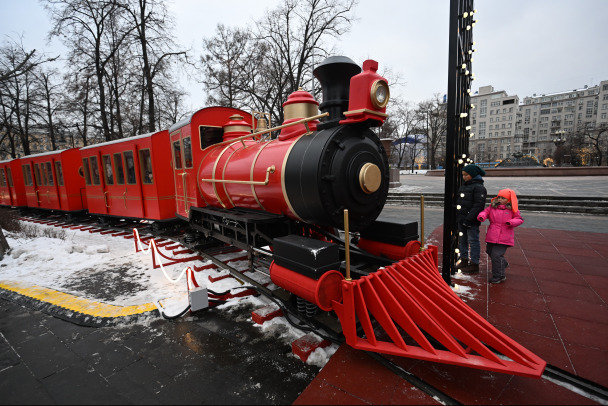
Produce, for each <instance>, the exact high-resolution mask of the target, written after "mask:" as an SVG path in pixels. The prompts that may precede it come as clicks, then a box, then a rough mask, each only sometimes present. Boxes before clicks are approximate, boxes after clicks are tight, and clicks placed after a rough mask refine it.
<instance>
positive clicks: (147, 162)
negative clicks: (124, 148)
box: [139, 149, 154, 185]
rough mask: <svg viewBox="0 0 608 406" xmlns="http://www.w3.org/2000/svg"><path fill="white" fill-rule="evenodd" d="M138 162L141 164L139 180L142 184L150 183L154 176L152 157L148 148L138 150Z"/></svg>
mask: <svg viewBox="0 0 608 406" xmlns="http://www.w3.org/2000/svg"><path fill="white" fill-rule="evenodd" d="M139 164H140V165H141V177H142V179H141V181H142V183H144V184H147V185H149V184H152V183H153V182H154V178H153V176H152V158H151V156H150V150H149V149H142V150H140V151H139Z"/></svg>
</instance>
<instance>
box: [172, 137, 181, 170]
mask: <svg viewBox="0 0 608 406" xmlns="http://www.w3.org/2000/svg"><path fill="white" fill-rule="evenodd" d="M173 162H174V166H175V169H182V151H181V149H180V147H179V140H177V141H173Z"/></svg>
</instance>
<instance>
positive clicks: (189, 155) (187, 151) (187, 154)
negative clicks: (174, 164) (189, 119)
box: [182, 137, 192, 168]
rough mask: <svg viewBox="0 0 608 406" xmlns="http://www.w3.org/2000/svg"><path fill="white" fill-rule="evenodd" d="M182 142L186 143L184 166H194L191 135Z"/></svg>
mask: <svg viewBox="0 0 608 406" xmlns="http://www.w3.org/2000/svg"><path fill="white" fill-rule="evenodd" d="M182 142H183V144H184V166H185V167H186V168H192V141H191V140H190V137H186V138H184V139H183V140H182Z"/></svg>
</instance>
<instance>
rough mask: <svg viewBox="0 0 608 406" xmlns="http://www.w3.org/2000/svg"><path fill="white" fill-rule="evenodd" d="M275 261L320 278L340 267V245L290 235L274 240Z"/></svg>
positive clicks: (298, 271) (306, 274)
mask: <svg viewBox="0 0 608 406" xmlns="http://www.w3.org/2000/svg"><path fill="white" fill-rule="evenodd" d="M272 245H273V249H274V254H273V257H274V262H275V263H276V264H277V265H280V266H282V267H285V268H287V269H291V270H292V271H294V272H297V273H299V274H302V275H305V276H308V277H309V278H312V279H315V280H316V279H319V278H320V277H321V275H323V274H324V273H325V272H327V271H329V270H330V269H336V270H338V269H339V268H340V253H339V248H338V245H336V244H331V243H328V242H325V241H320V240H315V239H312V238H306V237H302V236H299V235H288V236H286V237H279V238H275V239H274V240H273V243H272Z"/></svg>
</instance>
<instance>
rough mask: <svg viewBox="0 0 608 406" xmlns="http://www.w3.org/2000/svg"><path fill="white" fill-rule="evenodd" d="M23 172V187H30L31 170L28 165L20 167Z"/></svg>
mask: <svg viewBox="0 0 608 406" xmlns="http://www.w3.org/2000/svg"><path fill="white" fill-rule="evenodd" d="M21 169H22V170H23V181H24V183H25V186H32V168H30V166H29V165H22V166H21Z"/></svg>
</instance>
